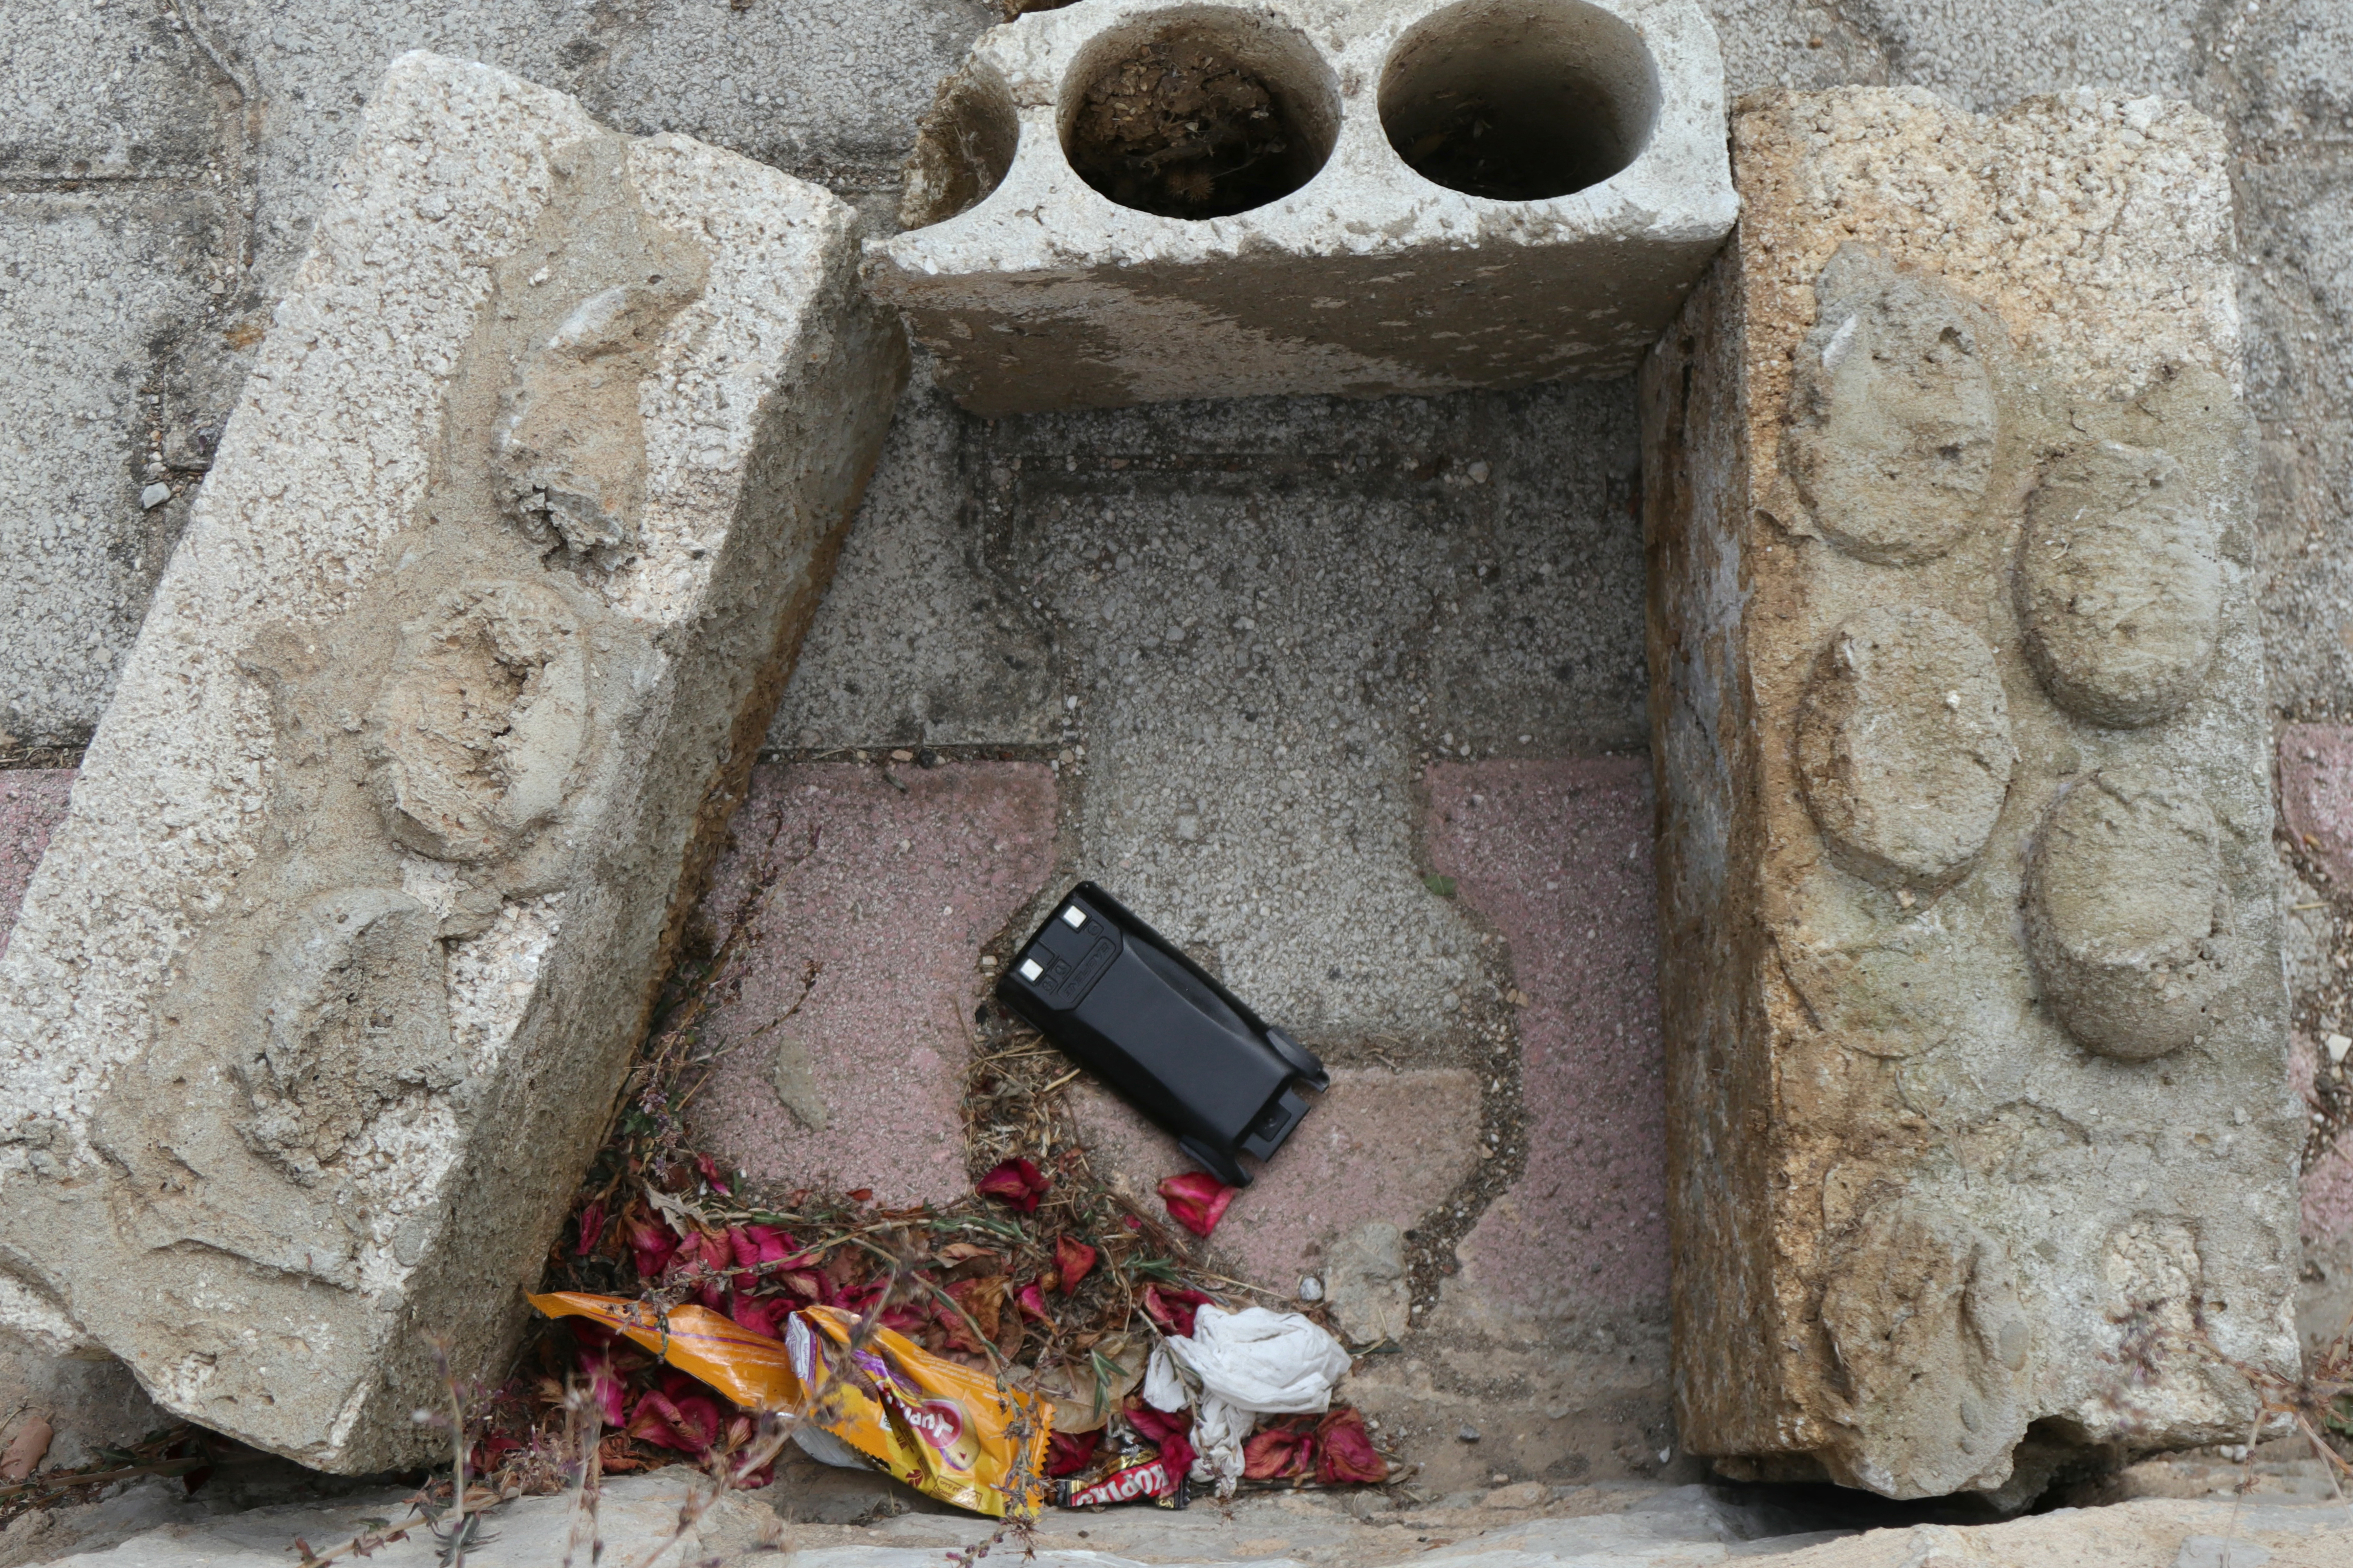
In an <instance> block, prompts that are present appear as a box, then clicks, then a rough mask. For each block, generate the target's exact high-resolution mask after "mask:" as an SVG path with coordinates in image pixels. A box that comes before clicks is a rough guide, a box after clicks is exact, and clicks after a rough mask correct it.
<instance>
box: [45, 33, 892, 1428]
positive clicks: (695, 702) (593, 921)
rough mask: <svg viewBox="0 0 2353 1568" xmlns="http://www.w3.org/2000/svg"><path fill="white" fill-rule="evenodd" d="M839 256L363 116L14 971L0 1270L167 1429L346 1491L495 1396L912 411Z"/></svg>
mask: <svg viewBox="0 0 2353 1568" xmlns="http://www.w3.org/2000/svg"><path fill="white" fill-rule="evenodd" d="M851 224H852V219H851V215H850V213H849V209H848V208H846V207H845V206H844V205H842V204H840V203H839V202H838V201H836V200H834V199H833V198H832V197H831V196H829V195H826V194H824V193H823V192H820V191H818V190H815V189H813V188H811V187H809V186H807V185H805V184H800V183H798V182H797V181H795V180H792V179H790V178H788V177H786V176H785V175H782V174H777V173H776V172H775V171H773V170H770V169H767V168H765V167H764V166H762V165H759V164H756V163H752V162H750V161H748V160H746V159H744V158H741V157H737V156H735V155H733V154H731V153H723V152H719V151H717V150H715V149H712V148H710V147H706V146H703V145H702V144H700V143H698V142H691V141H688V140H685V139H682V138H678V137H670V136H657V137H652V138H649V139H647V140H644V141H632V140H629V139H627V138H624V137H620V136H617V135H614V134H612V133H610V132H606V131H604V130H602V129H600V128H599V127H598V126H596V124H595V123H594V122H592V121H590V120H589V119H588V118H587V117H586V114H585V113H583V112H582V110H580V108H579V106H578V105H577V104H576V103H575V102H574V101H573V100H570V99H567V98H565V97H563V96H561V95H559V94H557V93H554V92H551V91H548V90H546V89H541V88H538V87H534V86H533V85H531V84H530V83H527V82H524V81H522V80H520V79H516V78H514V77H512V76H509V75H506V74H505V73H503V72H501V71H497V70H494V69H491V68H487V67H483V66H476V65H464V64H459V63H457V62H453V61H449V60H446V59H442V58H437V57H434V56H431V55H427V54H411V55H407V56H405V57H403V58H401V59H400V60H398V61H397V62H396V63H395V65H394V66H393V67H392V68H391V70H390V72H389V74H388V75H387V76H386V77H385V81H384V83H383V85H382V86H381V88H380V89H378V91H377V93H376V94H375V98H374V99H373V100H371V102H370V105H369V108H368V111H367V122H366V126H365V129H364V133H363V135H362V137H361V140H360V143H359V146H358V148H357V150H356V152H355V153H353V158H352V161H351V162H350V163H348V164H347V165H346V166H345V169H344V171H343V176H342V179H341V180H340V182H339V184H338V185H337V188H336V191H335V194H334V197H333V200H332V203H331V204H330V205H329V208H328V210H327V213H326V215H325V216H324V217H323V218H322V222H321V224H320V226H319V228H318V230H317V234H316V237H315V239H314V242H313V245H312V248H311V254H310V256H309V258H307V259H306V260H305V261H304V263H303V264H302V267H301V269H300V271H299V272H298V274H297V275H296V277H295V279H294V281H293V283H292V286H291V287H290V289H289V291H288V294H287V296H286V298H285V300H284V301H283V303H281V304H280V307H279V308H278V311H277V315H276V320H275V322H274V324H273V326H272V328H271V330H270V332H269V338H268V341H267V342H266V343H265V345H264V347H263V349H262V351H261V353H260V356H259V362H258V363H257V364H256V366H255V368H254V371H253V373H252V375H251V377H250V379H249V381H248V384H247V385H246V388H245V391H244V393H243V395H241V397H240V400H239V404H238V406H237V409H236V411H235V413H234V415H233V416H232V417H231V419H230V422H229V425H228V427H227V431H226V433H225V435H224V438H223V441H222V444H221V448H220V453H219V458H218V461H217V462H216V465H215V467H214V468H213V469H212V472H211V474H210V477H209V478H208V479H207V480H206V484H205V486H204V488H203V490H202V492H201V494H200V496H199V499H198V500H197V502H196V504H195V509H194V511H193V515H192V518H191V521H190V522H189V525H188V529H187V532H186V534H185V537H184V539H183V540H182V542H181V543H180V545H179V547H178V549H177V550H176V552H174V555H173V558H172V561H171V563H170V565H169V566H168V568H167V569H166V571H165V573H164V580H163V583H162V585H161V587H160V588H159V590H158V592H157V595H156V598H155V603H154V606H153V609H152V610H151V611H150V613H149V615H148V616H147V620H146V624H145V626H143V628H142V631H141V633H140V636H139V639H138V641H137V643H136V644H135V645H134V646H133V647H132V652H131V654H130V656H129V658H128V660H127V661H126V664H125V667H124V669H123V673H122V677H121V683H120V685H119V687H118V689H117V692H116V695H115V698H114V700H113V703H112V705H111V707H110V708H109V709H108V710H107V712H106V714H105V717H104V718H103V720H102V721H100V725H99V728H98V731H97V733H96V735H95V737H94V738H93V740H92V742H91V743H90V750H89V752H88V753H87V756H86V758H85V760H84V763H83V767H82V771H81V773H80V774H79V778H78V779H77V780H76V783H75V787H74V794H73V800H72V807H71V810H70V812H69V815H68V816H67V818H66V820H65V822H64V823H63V824H62V825H61V826H59V827H58V829H57V831H56V833H55V835H54V837H52V839H51V841H50V844H49V848H48V853H47V857H46V858H44V859H43V860H42V862H41V865H40V867H39V868H38V870H37V871H36V872H35V874H34V876H33V878H32V880H31V883H30V886H29V887H28V889H26V895H25V900H24V907H23V910H22V912H21V914H20V916H19V918H18V921H17V924H16V930H15V931H14V932H13V933H12V935H11V937H10V940H9V944H8V949H7V952H6V954H5V958H0V1107H5V1110H0V1252H5V1269H6V1271H7V1272H8V1273H9V1274H10V1275H11V1276H13V1277H14V1278H15V1279H18V1280H20V1281H23V1282H25V1283H26V1284H27V1285H28V1286H30V1287H31V1288H33V1289H35V1290H37V1292H39V1293H41V1294H42V1295H43V1296H45V1297H46V1301H44V1302H37V1303H36V1306H37V1307H38V1308H39V1310H46V1311H51V1312H54V1313H55V1314H57V1315H59V1316H61V1317H62V1318H63V1319H64V1320H66V1321H69V1322H70V1323H71V1324H72V1325H74V1327H75V1328H76V1329H77V1330H78V1331H79V1332H80V1333H81V1334H84V1335H86V1336H87V1338H88V1339H89V1340H90V1341H91V1342H95V1343H96V1344H97V1345H100V1346H102V1347H103V1348H104V1349H105V1350H107V1351H109V1352H112V1353H113V1354H115V1355H117V1356H119V1357H120V1358H121V1360H122V1361H123V1362H124V1363H126V1364H128V1365H129V1366H130V1367H131V1369H132V1372H133V1373H135V1374H136V1375H137V1376H138V1378H139V1380H140V1382H141V1383H142V1384H143V1385H144V1386H145V1387H146V1388H147V1390H148V1391H149V1392H150V1393H151V1394H153V1396H154V1398H155V1400H156V1401H157V1403H159V1404H160V1405H164V1407H165V1408H167V1409H169V1410H172V1411H174V1412H175V1413H176V1414H178V1415H184V1416H186V1417H189V1418H191V1419H194V1420H196V1421H199V1422H202V1423H203V1424H205V1425H206V1426H210V1427H213V1428H215V1429H216V1430H218V1431H222V1432H226V1433H227V1434H229V1435H231V1436H237V1437H239V1438H242V1439H244V1440H246V1441H248V1442H250V1443H253V1444H256V1445H258V1446H259V1447H265V1448H269V1449H272V1450H275V1451H277V1452H279V1453H281V1454H285V1455H288V1456H290V1457H291V1458H297V1459H299V1460H301V1461H302V1462H303V1463H305V1464H308V1465H311V1466H314V1467H317V1468H324V1469H331V1470H343V1471H368V1470H379V1469H383V1468H387V1467H391V1466H396V1465H401V1464H406V1463H411V1462H414V1461H416V1460H417V1459H419V1458H422V1457H423V1455H424V1453H425V1451H426V1447H427V1443H428V1441H431V1440H433V1439H432V1435H431V1434H430V1432H429V1431H427V1430H426V1429H422V1428H419V1427H417V1426H415V1425H413V1424H412V1423H411V1421H410V1419H409V1414H410V1412H411V1411H412V1410H414V1409H416V1408H417V1406H419V1405H426V1404H429V1403H431V1402H432V1397H433V1392H432V1391H433V1390H434V1389H436V1388H437V1387H438V1386H439V1383H440V1374H439V1373H438V1370H437V1368H436V1364H435V1362H436V1358H435V1353H434V1350H433V1345H434V1343H435V1342H439V1343H440V1344H442V1345H444V1346H446V1347H447V1351H448V1356H449V1358H450V1361H451V1363H452V1364H453V1366H454V1368H455V1369H456V1370H457V1371H458V1372H459V1374H461V1375H477V1374H485V1373H494V1372H495V1370H496V1369H497V1368H498V1367H500V1366H501V1365H502V1364H503V1362H502V1360H501V1353H502V1351H503V1347H504V1346H505V1345H506V1344H507V1343H508V1342H510V1341H511V1338H512V1332H513V1331H514V1330H515V1329H516V1327H517V1326H518V1324H519V1322H520V1319H521V1313H522V1303H521V1300H520V1297H519V1295H518V1287H519V1286H521V1285H522V1284H524V1283H525V1282H527V1281H529V1280H531V1279H533V1278H535V1276H536V1273H537V1270H538V1268H539V1264H540V1259H541V1258H542V1257H543V1255H544V1252H545V1249H546V1247H547V1246H548V1245H549V1243H550V1241H551V1240H552V1238H553V1237H554V1233H555V1230H556V1227H557V1226H558V1225H559V1224H560V1222H561V1218H562V1213H563V1209H564V1205H565V1201H566V1199H567V1197H568V1195H569V1194H570V1192H571V1189H572V1185H573V1184H574V1183H575V1180H576V1179H577V1177H578V1174H579V1173H580V1170H581V1168H582V1167H583V1165H584V1164H585V1163H586V1159H587V1158H588V1156H589V1154H590V1152H592V1151H593V1149H594V1147H595V1145H596V1141H597V1139H598V1137H599V1136H600V1134H601V1132H602V1131H603V1129H604V1125H605V1121H606V1117H607V1111H608V1110H609V1108H610V1105H611V1103H612V1099H613V1095H614V1093H615V1091H616V1090H617V1088H618V1086H619V1084H620V1081H621V1077H622V1074H623V1072H624V1071H625V1069H626V1066H627V1063H628V1058H629V1055H630V1051H631V1048H632V1047H633V1046H634V1045H635V1043H636V1042H637V1040H638V1038H639V1037H640V1034H641V1030H642V1026H643V1024H644V1020H645V1018H646V1016H647V1012H648V1009H649V1006H650V1004H651V999H652V991H653V987H654V984H655V983H656V980H657V977H658V975H659V971H660V968H661V965H662V962H663V959H664V955H665V953H666V952H667V951H668V949H669V946H670V943H671V942H673V941H674V939H675V932H676V931H677V928H678V925H679V923H680V921H681V920H682V918H683V916H684V913H685V910H686V908H687V900H688V899H689V897H690V896H691V893H692V891H693V889H694V887H695V885H696V884H697V882H698V881H699V880H700V879H701V877H702V872H703V870H704V869H705V868H706V867H707V865H708V862H709V858H710V857H711V856H712V854H713V853H715V851H716V848H717V845H718V840H719V837H720V834H721V831H722V829H723V826H724V825H725V822H726V819H727V816H728V815H729V813H730V811H731V810H732V808H733V805H734V804H735V803H736V801H737V799H738V798H739V797H740V795H741V794H742V791H743V788H744V779H745V775H746V773H747V771H748V769H749V767H750V765H751V763H752V760H753V756H754V751H755V749H756V747H757V744H758V741H759V737H760V735H761V732H762V729H763V727H764V725H765V721H766V719H767V716H768V713H769V710H771V708H772V707H773V706H774V703H775V699H776V693H777V691H778V689H780V687H781V684H782V682H783V679H784V677H785V674H786V669H787V668H788V666H789V664H790V662H791V658H792V655H793V651H794V649H795V648H796V647H797V639H798V637H799V636H800V634H801V631H802V629H803V628H804V626H806V624H807V618H808V616H809V613H810V611H811V609H812V607H813V605H814V604H815V602H816V599H817V597H818V595H819V594H820V593H821V592H822V590H823V587H824V584H825V581H826V578H827V575H828V572H829V571H830V568H831V563H832V559H833V555H834V552H835V549H836V546H837V543H838V541H839V533H840V531H841V529H842V527H843V526H844V523H845V521H846V519H847V517H848V515H849V510H850V509H851V507H852V506H853V505H854V503H855V500H856V498H857V495H858V492H859V489H860V487H861V486H862V485H863V483H864V480H865V476H866V473H867V470H868V468H869V466H870V465H871V462H872V460H873V457H874V453H875V451H876V450H877V447H878V445H879V442H880V439H881V432H882V427H883V424H884V421H885V419H886V418H887V416H888V412H889V408H890V405H891V403H892V398H893V396H894V395H895V394H896V392H897V389H898V387H899V385H900V384H901V382H902V377H903V375H904V365H905V359H904V351H903V347H902V343H901V342H900V340H899V337H898V334H897V333H896V331H894V330H892V329H891V328H890V327H889V325H888V324H887V323H886V322H885V321H882V320H881V318H880V317H879V316H878V315H877V314H876V313H875V312H873V311H871V310H870V309H868V308H866V307H864V306H863V305H861V304H860V302H859V297H858V295H857V292H856V289H855V278H854V267H855V251H854V246H853V240H852V237H851ZM26 1310H27V1311H32V1310H34V1309H33V1308H27V1309H26ZM0 1326H8V1327H16V1328H18V1329H20V1330H23V1329H25V1328H26V1325H23V1324H18V1323H16V1322H15V1321H14V1319H13V1318H9V1319H6V1320H5V1321H0ZM34 1326H36V1327H37V1326H38V1325H34ZM53 1326H54V1325H52V1327H53ZM52 1337H54V1335H53V1336H52Z"/></svg>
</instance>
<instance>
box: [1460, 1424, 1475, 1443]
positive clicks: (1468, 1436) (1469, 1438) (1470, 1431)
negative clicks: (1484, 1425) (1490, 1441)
mask: <svg viewBox="0 0 2353 1568" xmlns="http://www.w3.org/2000/svg"><path fill="white" fill-rule="evenodd" d="M1454 1435H1455V1436H1457V1437H1460V1438H1461V1439H1462V1440H1463V1441H1464V1442H1466V1443H1475V1442H1477V1441H1478V1440H1479V1428H1477V1427H1476V1426H1465V1427H1464V1428H1462V1430H1461V1431H1460V1432H1457V1433H1456V1434H1454Z"/></svg>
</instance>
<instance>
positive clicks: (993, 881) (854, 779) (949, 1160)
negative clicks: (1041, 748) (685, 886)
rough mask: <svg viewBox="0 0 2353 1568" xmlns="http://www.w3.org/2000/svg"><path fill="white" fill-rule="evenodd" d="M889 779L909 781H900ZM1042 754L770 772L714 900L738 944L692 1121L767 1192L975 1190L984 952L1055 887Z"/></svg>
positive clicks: (705, 916)
mask: <svg viewBox="0 0 2353 1568" xmlns="http://www.w3.org/2000/svg"><path fill="white" fill-rule="evenodd" d="M893 781H896V782H895V783H894V782H893ZM1056 809H1057V801H1056V795H1055V788H1054V776H1053V774H1052V773H1051V772H1050V771H1049V770H1048V768H1047V767H1046V765H1045V764H1044V763H944V764H943V765H941V766H939V767H936V768H920V767H913V766H908V765H892V764H890V763H883V764H881V765H879V766H876V767H872V768H868V767H860V766H858V765H856V764H854V763H798V764H795V765H792V766H786V767H764V768H761V769H759V770H757V771H756V772H755V773H754V775H753V784H752V790H751V794H750V795H748V796H747V797H746V798H745V800H744V809H743V810H742V811H740V812H739V813H737V814H736V817H735V827H734V831H733V842H732V844H731V846H730V847H729V849H728V852H727V854H726V855H725V856H724V857H723V858H722V859H721V861H720V864H719V867H718V868H717V870H716V871H715V873H714V874H713V876H712V884H711V890H710V892H709V893H707V894H705V895H704V897H703V901H702V910H701V915H702V920H703V921H705V922H707V924H708V926H709V939H710V940H711V941H712V942H720V943H724V944H725V947H726V952H727V954H728V957H727V962H726V963H725V964H724V966H723V968H722V969H721V970H720V971H718V972H717V973H715V974H713V976H712V981H711V991H710V996H711V1001H710V1004H709V1008H708V1011H707V1012H706V1013H705V1014H704V1019H705V1022H704V1025H703V1033H702V1037H703V1039H704V1040H705V1042H706V1043H707V1044H708V1045H709V1046H711V1047H717V1048H724V1049H725V1050H726V1051H727V1055H726V1056H725V1058H723V1060H722V1061H721V1063H720V1065H719V1066H718V1068H715V1069H714V1070H713V1072H712V1078H711V1080H710V1083H709V1085H708V1087H706V1088H705V1089H703V1090H702V1093H701V1094H700V1095H699V1096H698V1097H697V1099H696V1101H695V1108H694V1113H693V1129H694V1132H695V1134H696V1136H697V1137H699V1138H701V1139H702V1140H703V1141H704V1146H706V1147H708V1148H709V1149H710V1150H711V1151H712V1153H714V1154H716V1155H717V1156H719V1158H720V1159H721V1160H722V1161H723V1162H724V1163H726V1164H727V1165H729V1166H730V1167H731V1168H740V1169H741V1170H742V1171H743V1172H744V1173H745V1174H746V1175H747V1176H749V1177H751V1178H752V1179H753V1180H754V1182H758V1183H761V1184H764V1185H765V1186H768V1187H775V1188H783V1189H790V1188H792V1187H797V1186H819V1187H832V1188H838V1189H842V1190H847V1189H851V1188H857V1187H867V1188H871V1189H872V1191H873V1193H874V1194H875V1201H877V1202H878V1203H881V1204H885V1205H908V1204H920V1203H946V1202H949V1201H951V1200H953V1199H955V1198H956V1197H958V1196H960V1195H962V1194H965V1193H966V1192H968V1191H970V1190H971V1184H970V1181H969V1179H968V1177H967V1175H966V1173H965V1162H964V1082H965V1064H966V1061H967V1058H968V1051H967V1046H968V1043H969V1040H970V1034H971V1030H972V1015H973V1009H974V1007H975V1006H976V1005H977V1004H978V1003H979V1002H980V1001H981V1000H982V999H983V998H984V997H985V996H986V995H987V991H988V986H989V984H990V976H989V975H988V974H987V973H983V972H982V971H980V970H979V969H978V968H976V960H977V959H978V957H979V954H980V951H981V949H982V948H983V947H984V946H985V945H987V943H988V942H990V941H991V940H992V939H994V938H995V937H996V936H997V932H998V931H1000V930H1002V929H1003V928H1004V927H1005V925H1006V924H1007V923H1008V921H1011V920H1012V919H1013V918H1014V916H1015V915H1016V914H1018V912H1019V911H1020V910H1023V909H1024V908H1026V907H1027V906H1028V905H1029V901H1030V900H1032V899H1034V898H1036V897H1038V896H1039V893H1040V892H1041V891H1042V890H1043V889H1044V887H1045V884H1046V881H1047V879H1048V878H1049V876H1050V874H1051V872H1052V869H1053V851H1054V828H1055V816H1056Z"/></svg>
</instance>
